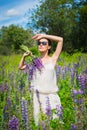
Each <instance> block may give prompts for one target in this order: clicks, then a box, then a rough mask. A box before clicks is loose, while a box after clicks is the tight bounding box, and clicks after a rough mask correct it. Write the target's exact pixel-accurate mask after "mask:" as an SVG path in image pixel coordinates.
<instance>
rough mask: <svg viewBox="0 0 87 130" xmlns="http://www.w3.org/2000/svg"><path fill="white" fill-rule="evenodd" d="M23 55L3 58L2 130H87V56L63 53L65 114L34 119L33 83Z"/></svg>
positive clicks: (59, 70)
mask: <svg viewBox="0 0 87 130" xmlns="http://www.w3.org/2000/svg"><path fill="white" fill-rule="evenodd" d="M21 56H22V55H21V54H20V55H16V54H15V55H10V56H0V130H87V54H84V53H80V52H77V53H75V54H73V55H69V54H67V53H62V54H61V55H60V57H59V59H58V64H57V66H56V74H57V79H58V80H57V81H58V87H59V92H58V94H59V96H60V99H61V103H62V115H61V116H60V118H59V119H51V120H50V119H49V116H46V117H45V115H42V116H41V119H40V124H39V125H38V126H36V125H35V123H34V119H33V106H32V100H33V99H32V96H31V95H32V92H31V90H30V81H29V80H28V78H27V75H26V73H24V71H20V70H18V64H19V61H20V59H21Z"/></svg>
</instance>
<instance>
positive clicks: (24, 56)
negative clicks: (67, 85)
mask: <svg viewBox="0 0 87 130" xmlns="http://www.w3.org/2000/svg"><path fill="white" fill-rule="evenodd" d="M29 55H31V53H30V52H25V53H24V54H23V56H22V58H21V61H20V63H19V66H18V68H19V69H20V70H23V69H25V68H26V64H24V62H25V58H26V57H27V56H29Z"/></svg>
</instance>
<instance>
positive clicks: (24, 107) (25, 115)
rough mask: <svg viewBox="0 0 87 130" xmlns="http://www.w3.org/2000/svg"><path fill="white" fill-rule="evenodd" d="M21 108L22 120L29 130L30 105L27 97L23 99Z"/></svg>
mask: <svg viewBox="0 0 87 130" xmlns="http://www.w3.org/2000/svg"><path fill="white" fill-rule="evenodd" d="M21 110H22V120H23V122H24V126H25V127H26V130H28V122H29V120H28V105H27V101H26V100H25V98H22V99H21Z"/></svg>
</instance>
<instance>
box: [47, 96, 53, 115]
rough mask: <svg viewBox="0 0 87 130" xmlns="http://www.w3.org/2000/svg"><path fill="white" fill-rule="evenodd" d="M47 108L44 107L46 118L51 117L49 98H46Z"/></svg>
mask: <svg viewBox="0 0 87 130" xmlns="http://www.w3.org/2000/svg"><path fill="white" fill-rule="evenodd" d="M46 104H47V107H46V115H47V116H51V115H52V111H51V106H50V100H49V97H47V102H46Z"/></svg>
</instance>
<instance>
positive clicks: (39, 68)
mask: <svg viewBox="0 0 87 130" xmlns="http://www.w3.org/2000/svg"><path fill="white" fill-rule="evenodd" d="M33 63H34V65H35V67H36V68H37V69H38V70H40V71H41V69H42V68H43V65H42V62H41V59H40V58H36V59H34V60H33Z"/></svg>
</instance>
